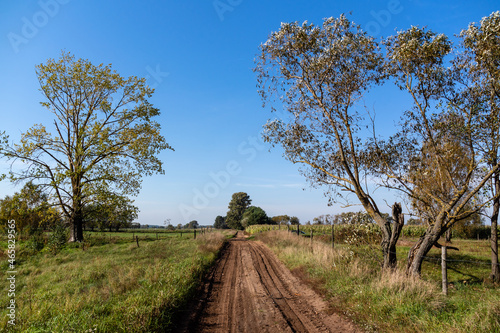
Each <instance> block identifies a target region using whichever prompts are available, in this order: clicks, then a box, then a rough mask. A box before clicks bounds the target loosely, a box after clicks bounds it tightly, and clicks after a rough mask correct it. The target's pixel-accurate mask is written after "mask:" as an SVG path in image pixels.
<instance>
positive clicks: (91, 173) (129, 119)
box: [0, 52, 171, 241]
mask: <svg viewBox="0 0 500 333" xmlns="http://www.w3.org/2000/svg"><path fill="white" fill-rule="evenodd" d="M36 69H37V71H36V74H37V76H38V80H39V82H40V88H41V89H40V90H41V92H42V93H43V95H44V97H45V99H46V101H44V102H42V103H41V104H42V106H44V107H45V108H46V109H47V110H48V111H50V112H51V113H52V114H53V123H52V125H53V126H52V130H53V133H51V132H49V129H48V128H47V127H46V125H47V124H45V125H43V124H37V125H34V126H33V127H32V128H30V129H28V130H27V131H26V132H25V133H23V134H22V136H21V141H20V142H19V143H14V144H12V145H9V144H8V143H6V142H2V145H1V147H0V154H1V155H3V156H5V157H7V158H8V159H10V160H12V161H13V162H14V161H21V162H23V163H25V164H26V166H27V167H26V168H24V169H22V170H13V171H12V172H11V180H13V181H22V180H30V181H34V182H36V183H37V184H38V185H39V186H42V187H45V188H48V189H49V190H50V193H51V194H52V195H53V196H54V197H55V199H56V200H57V202H58V204H59V207H60V209H61V211H62V213H63V214H64V215H65V216H66V218H67V219H68V220H70V221H71V224H72V240H74V241H81V240H82V239H83V232H82V220H83V207H84V206H85V205H86V204H88V203H91V202H93V201H95V200H96V197H97V196H99V195H100V194H102V193H110V192H111V193H119V194H121V195H128V194H132V195H135V194H137V193H138V192H139V189H140V183H141V178H142V176H147V175H151V174H153V173H163V172H164V171H163V168H162V162H161V161H160V160H159V158H158V157H157V155H158V153H159V152H160V151H162V150H164V149H171V147H170V146H169V145H168V144H167V143H166V142H165V139H164V138H163V136H162V135H161V134H160V125H159V124H158V123H157V122H155V121H154V120H153V119H154V118H155V117H157V116H158V115H159V114H160V112H159V110H158V109H157V108H155V107H153V105H152V104H151V103H149V101H148V98H150V97H151V96H152V94H153V92H154V90H153V89H152V88H149V87H148V86H147V85H146V80H145V79H144V78H138V77H135V76H131V77H128V78H124V77H122V76H120V75H119V74H118V73H116V71H113V70H112V69H111V65H103V64H100V65H97V66H95V65H93V64H92V63H91V62H90V61H88V60H84V59H78V60H76V59H75V57H74V56H73V55H71V54H69V53H64V52H63V53H62V55H61V57H60V59H58V60H54V59H49V60H48V61H47V62H46V63H45V64H40V65H38V66H37V68H36Z"/></svg>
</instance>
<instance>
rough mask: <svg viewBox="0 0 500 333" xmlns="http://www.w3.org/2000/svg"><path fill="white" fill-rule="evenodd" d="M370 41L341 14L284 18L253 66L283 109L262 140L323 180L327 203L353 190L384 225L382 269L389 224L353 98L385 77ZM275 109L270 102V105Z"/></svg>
mask: <svg viewBox="0 0 500 333" xmlns="http://www.w3.org/2000/svg"><path fill="white" fill-rule="evenodd" d="M383 64H384V60H383V56H382V53H381V52H380V50H379V46H378V44H377V43H376V42H375V40H374V39H373V38H372V37H370V36H368V35H367V34H366V33H365V32H364V31H362V29H361V27H360V26H358V25H356V24H354V23H352V22H350V21H349V20H348V19H347V18H346V17H345V16H344V15H341V16H340V17H339V18H337V19H335V18H327V19H325V20H324V22H323V25H322V26H314V25H313V24H309V23H307V22H305V23H303V24H302V25H299V24H298V23H297V22H295V23H282V25H281V28H280V30H279V31H277V32H273V33H272V34H271V35H270V37H269V38H268V40H267V41H266V42H265V43H264V44H262V45H261V55H260V57H259V58H258V59H257V65H256V67H255V71H256V72H257V74H258V86H259V92H260V94H261V96H262V98H263V101H264V103H270V104H273V103H275V102H277V103H279V104H280V106H281V105H283V108H284V110H285V111H286V112H287V115H286V116H283V117H282V119H281V120H272V121H270V122H268V123H267V124H266V125H265V132H264V139H265V140H266V141H267V142H270V143H272V144H273V145H280V146H281V147H282V148H283V149H284V156H285V158H286V159H288V160H289V161H291V162H292V163H298V164H300V165H302V166H303V167H302V168H301V169H300V170H301V172H302V173H303V174H304V175H305V177H306V178H307V179H308V180H309V181H310V182H311V185H312V186H318V185H322V186H324V187H325V188H326V193H325V194H326V195H327V196H328V197H329V199H330V201H331V202H333V201H338V200H346V201H347V197H346V196H344V195H343V193H351V194H354V195H355V196H356V197H357V199H358V200H359V202H360V203H361V204H362V206H363V207H364V209H365V210H366V212H367V213H368V214H370V216H371V217H372V218H373V219H374V220H375V222H376V223H377V224H378V225H379V226H380V228H381V230H382V236H383V237H382V243H381V247H382V251H383V256H384V259H383V266H384V267H385V268H388V267H395V266H396V254H395V253H394V251H390V249H391V247H392V246H393V245H395V244H391V239H395V238H394V237H391V236H392V233H393V232H394V231H395V230H398V229H396V228H391V224H390V223H388V221H387V220H386V218H385V217H384V216H383V214H382V212H381V211H380V210H379V208H378V206H377V204H376V202H375V200H374V199H373V197H372V196H371V195H370V191H369V189H368V187H367V186H368V185H367V183H369V181H368V180H369V179H370V180H371V178H370V177H372V176H373V174H372V165H373V163H374V159H375V158H376V155H375V154H371V151H370V150H369V149H367V148H366V147H365V146H364V145H363V142H364V141H366V136H365V135H364V134H363V133H362V132H361V128H362V127H364V126H363V125H369V123H368V122H366V123H364V115H363V114H362V113H361V112H360V110H359V108H358V105H357V102H358V101H359V100H360V99H361V98H362V97H363V94H364V93H365V92H366V91H367V90H369V88H370V87H372V86H374V85H376V84H378V83H380V82H381V81H382V79H383V78H384V66H383ZM271 107H272V109H273V110H274V108H275V107H274V106H273V105H271Z"/></svg>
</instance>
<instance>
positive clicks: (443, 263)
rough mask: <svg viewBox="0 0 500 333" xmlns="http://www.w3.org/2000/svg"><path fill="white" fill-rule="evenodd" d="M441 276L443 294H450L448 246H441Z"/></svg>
mask: <svg viewBox="0 0 500 333" xmlns="http://www.w3.org/2000/svg"><path fill="white" fill-rule="evenodd" d="M441 278H442V287H443V294H445V295H448V272H447V267H446V246H443V247H441Z"/></svg>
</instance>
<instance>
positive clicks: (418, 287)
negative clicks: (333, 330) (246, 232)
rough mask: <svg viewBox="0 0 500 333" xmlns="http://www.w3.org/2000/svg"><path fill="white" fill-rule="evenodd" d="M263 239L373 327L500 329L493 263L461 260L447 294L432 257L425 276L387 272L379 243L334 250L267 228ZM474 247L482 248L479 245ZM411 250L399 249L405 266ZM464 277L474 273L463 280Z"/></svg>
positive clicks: (335, 304)
mask: <svg viewBox="0 0 500 333" xmlns="http://www.w3.org/2000/svg"><path fill="white" fill-rule="evenodd" d="M258 239H260V240H262V241H263V242H265V243H266V244H267V245H268V246H269V247H270V248H271V249H272V250H273V251H274V252H275V253H276V254H277V256H278V257H279V258H280V259H281V260H282V261H283V262H284V263H285V265H287V267H288V268H290V269H291V270H292V271H295V272H297V273H298V275H299V276H302V278H305V279H307V281H308V282H309V283H311V284H313V287H314V288H315V289H316V290H318V291H320V293H322V294H323V295H325V296H326V298H327V300H328V301H329V302H330V304H331V306H332V308H334V310H336V311H337V312H340V313H344V314H345V315H347V316H348V317H350V318H351V319H353V320H354V321H355V322H356V323H358V324H359V325H360V327H362V328H363V329H365V330H367V331H377V332H395V331H398V332H500V290H499V288H498V286H494V285H491V284H488V283H487V282H483V281H486V280H485V278H486V277H487V275H486V276H485V275H484V274H486V273H485V272H487V267H486V270H484V268H481V267H480V268H478V269H477V270H473V269H472V268H470V267H468V268H467V270H466V269H465V268H464V267H463V265H466V263H465V260H463V261H457V262H456V264H457V265H456V266H455V267H456V269H455V272H453V274H455V275H453V274H450V282H451V287H452V288H450V293H449V296H444V295H442V294H441V293H440V289H439V287H440V280H439V276H438V275H437V274H436V272H437V271H438V270H439V271H440V268H438V267H437V263H436V262H433V261H432V260H431V261H429V262H425V263H424V266H423V272H424V273H425V274H424V275H423V279H410V278H407V277H406V276H405V275H404V274H403V273H402V271H403V270H402V267H400V268H399V269H398V270H396V271H395V272H393V273H382V272H381V269H380V260H381V256H380V254H379V252H380V250H379V248H378V247H377V246H369V245H366V246H359V247H356V246H346V245H340V246H339V245H336V248H335V249H334V250H332V249H331V247H330V245H329V244H325V243H323V242H320V241H315V242H313V244H312V246H311V242H310V240H309V239H307V238H303V237H297V235H293V234H291V233H288V232H286V231H281V232H280V231H271V232H266V233H262V234H260V235H259V236H258ZM465 244H468V243H464V244H463V245H465ZM459 247H460V246H459ZM461 247H462V248H465V251H466V252H465V253H461V254H460V255H459V257H458V258H461V257H465V258H468V259H474V260H479V261H481V260H484V258H483V257H484V254H482V253H473V252H467V250H466V248H467V246H461ZM470 248H471V249H472V248H474V249H475V250H476V251H477V246H476V247H472V246H470ZM407 249H408V247H406V248H405V247H402V248H401V247H400V248H398V252H399V258H398V259H399V262H400V264H401V265H404V259H405V258H404V257H405V256H406V254H407V253H408V252H407ZM430 255H431V256H432V255H433V254H432V253H431V254H430ZM457 256H458V255H457ZM460 256H461V257H460ZM452 258H453V257H452ZM460 265H462V266H460ZM471 270H472V271H471ZM456 271H459V272H460V273H457V272H456ZM464 271H467V272H465V273H464ZM426 272H427V273H426ZM464 276H465V278H467V276H469V277H470V276H473V277H474V278H473V279H472V278H471V279H466V280H463V279H464Z"/></svg>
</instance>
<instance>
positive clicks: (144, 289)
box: [0, 232, 231, 332]
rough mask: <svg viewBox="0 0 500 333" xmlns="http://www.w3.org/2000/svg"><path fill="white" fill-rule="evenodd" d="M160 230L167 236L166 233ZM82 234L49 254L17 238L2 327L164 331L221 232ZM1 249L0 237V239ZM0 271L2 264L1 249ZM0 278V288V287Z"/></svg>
mask: <svg viewBox="0 0 500 333" xmlns="http://www.w3.org/2000/svg"><path fill="white" fill-rule="evenodd" d="M167 236H168V237H167ZM193 236H194V235H193V234H192V233H190V234H184V235H183V236H182V237H181V235H180V233H179V234H168V235H167V234H162V237H160V238H159V240H156V233H150V234H148V233H144V234H141V235H140V241H139V247H138V246H137V243H136V242H135V241H134V242H132V233H124V232H122V233H116V234H114V233H110V234H108V233H106V234H104V235H101V234H99V233H94V234H90V233H86V241H85V243H84V244H69V245H67V246H66V247H65V248H63V249H61V250H60V251H59V252H58V253H57V254H53V253H51V252H50V251H47V250H45V249H43V250H41V251H39V252H37V253H33V250H32V249H31V248H30V247H29V246H28V245H29V244H28V242H21V243H20V244H19V243H18V245H17V258H16V269H17V275H16V295H15V300H16V305H17V309H16V325H15V326H11V325H8V324H7V320H8V317H7V305H8V302H9V299H10V298H9V297H8V296H7V292H3V293H2V294H0V304H1V305H2V306H1V309H0V316H1V318H2V321H1V322H0V330H2V331H6V332H164V331H169V328H170V329H171V328H172V324H173V323H174V320H173V319H174V317H175V314H176V313H177V312H178V311H179V310H180V309H182V307H183V306H184V305H185V304H186V302H187V300H189V299H190V298H191V297H192V295H193V293H194V292H195V291H196V288H197V286H198V285H199V282H200V280H201V277H202V276H203V274H204V273H205V272H206V270H207V269H208V268H209V267H210V266H211V265H212V264H213V262H214V261H215V259H216V257H217V254H218V251H219V250H220V248H221V247H222V244H223V242H224V240H225V239H226V237H230V236H231V234H230V233H229V232H225V233H221V232H207V233H204V234H202V235H198V237H197V238H196V240H194V239H193V238H194V237H193ZM1 249H2V250H4V249H6V242H5V240H3V241H2V242H1ZM1 263H2V266H1V267H0V269H1V270H2V271H3V272H6V271H8V262H7V260H6V256H5V251H2V261H1ZM7 283H8V282H7V281H6V279H2V280H1V281H0V289H1V290H4V291H5V290H7V289H8V286H7Z"/></svg>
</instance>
